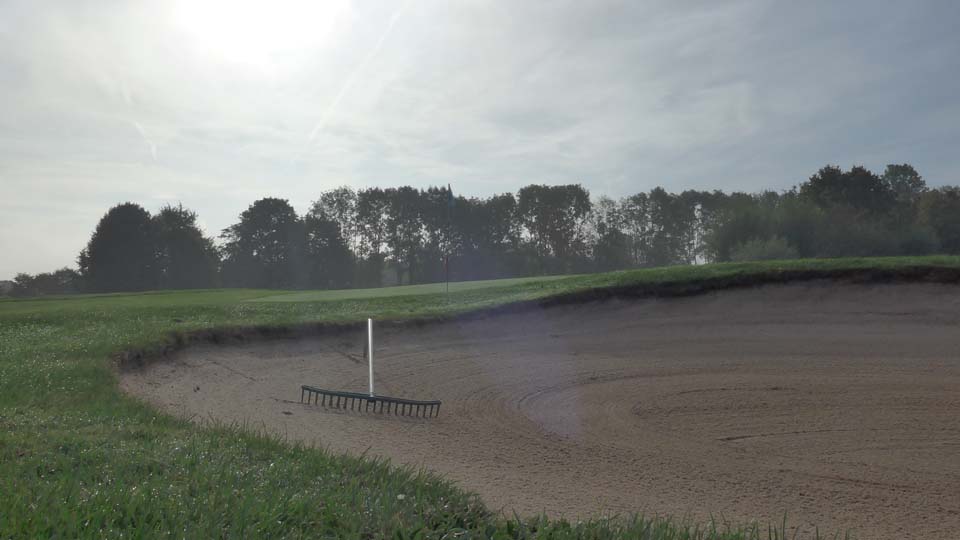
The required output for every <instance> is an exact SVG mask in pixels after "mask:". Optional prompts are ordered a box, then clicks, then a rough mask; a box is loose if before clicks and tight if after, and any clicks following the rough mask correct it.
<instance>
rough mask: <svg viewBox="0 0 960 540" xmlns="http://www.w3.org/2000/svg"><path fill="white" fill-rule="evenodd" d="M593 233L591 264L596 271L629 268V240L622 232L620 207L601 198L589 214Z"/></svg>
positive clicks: (609, 200) (606, 198)
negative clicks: (592, 263)
mask: <svg viewBox="0 0 960 540" xmlns="http://www.w3.org/2000/svg"><path fill="white" fill-rule="evenodd" d="M590 218H591V219H590V221H591V227H592V232H593V248H592V250H591V251H592V253H593V262H594V266H595V268H596V269H597V270H599V271H601V272H606V271H610V270H619V269H623V268H627V267H629V266H630V263H631V260H630V259H631V257H630V249H629V243H630V238H629V237H628V236H627V234H626V233H625V232H624V229H625V224H626V222H625V219H624V215H623V212H622V210H621V207H620V205H619V204H618V203H617V202H616V201H614V200H613V199H611V198H609V197H606V196H603V197H600V199H598V200H597V202H596V203H595V204H594V205H593V210H592V211H591V213H590Z"/></svg>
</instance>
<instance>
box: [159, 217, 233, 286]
mask: <svg viewBox="0 0 960 540" xmlns="http://www.w3.org/2000/svg"><path fill="white" fill-rule="evenodd" d="M153 222H154V227H155V231H156V241H157V264H158V267H159V269H160V287H161V288H163V289H198V288H208V287H214V286H216V285H217V283H218V272H219V266H220V256H219V254H218V253H217V248H216V246H214V245H213V240H211V239H210V238H207V237H205V236H203V232H202V231H201V230H200V228H199V227H197V214H196V213H195V212H193V211H191V210H187V209H186V208H184V207H183V206H182V205H178V206H169V205H168V206H164V207H163V208H161V209H160V213H158V214H157V215H156V216H154V217H153Z"/></svg>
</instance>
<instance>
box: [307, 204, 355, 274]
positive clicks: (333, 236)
mask: <svg viewBox="0 0 960 540" xmlns="http://www.w3.org/2000/svg"><path fill="white" fill-rule="evenodd" d="M329 215H330V214H328V213H327V212H325V211H324V210H323V209H322V208H318V206H317V205H316V204H315V205H314V207H313V209H312V210H311V211H310V212H309V213H308V214H307V215H306V216H305V217H304V218H303V223H304V229H305V235H306V253H305V256H306V260H307V267H308V271H309V276H308V280H309V285H310V286H311V287H316V288H321V289H334V288H346V287H350V286H352V285H353V267H354V260H353V253H351V252H350V248H349V247H347V242H346V240H345V239H344V238H343V235H342V234H341V229H340V224H339V223H338V222H337V221H334V220H332V219H330V218H329V217H328V216H329Z"/></svg>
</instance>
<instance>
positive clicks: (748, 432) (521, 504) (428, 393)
mask: <svg viewBox="0 0 960 540" xmlns="http://www.w3.org/2000/svg"><path fill="white" fill-rule="evenodd" d="M362 342H363V335H362V334H361V333H356V334H346V335H342V336H337V337H327V338H313V339H306V340H297V341H279V342H277V341H271V342H263V343H257V344H250V345H245V346H239V347H214V346H204V347H196V348H193V349H188V350H187V351H185V352H183V353H181V354H180V355H178V356H177V357H176V358H175V359H174V360H173V361H170V362H164V363H158V364H155V365H154V366H152V367H151V368H149V369H147V370H142V371H134V372H131V373H129V374H127V375H126V376H125V377H124V378H123V380H122V383H121V384H122V386H123V387H124V388H125V389H127V390H128V391H130V392H132V393H134V394H136V395H139V396H142V397H145V398H146V399H148V400H149V401H150V402H151V403H154V404H156V405H158V406H160V407H161V408H163V409H164V410H166V411H168V412H171V413H174V414H179V415H184V416H188V417H194V418H215V419H217V420H221V421H225V422H235V423H245V424H247V425H251V426H261V427H262V428H265V429H268V430H270V431H272V432H274V433H277V434H280V435H283V436H285V437H289V438H292V439H295V440H300V441H304V442H306V443H309V444H313V445H319V446H323V447H328V448H331V449H334V450H336V451H346V452H350V453H354V454H357V455H359V454H362V453H366V454H367V455H374V456H382V457H387V458H390V459H391V460H393V461H395V462H399V463H405V464H410V465H414V466H418V467H421V466H422V467H426V468H428V469H430V470H434V471H437V472H440V473H443V474H444V475H445V476H447V477H448V478H451V479H454V480H456V481H457V482H458V483H459V484H460V485H462V486H464V487H466V488H468V489H471V490H475V491H477V492H479V494H480V495H481V497H482V499H483V500H484V501H485V502H487V504H488V505H489V506H491V507H493V508H494V509H504V510H505V511H506V512H507V513H508V514H510V513H513V512H517V513H520V514H524V515H529V514H534V513H537V512H541V511H546V512H547V513H548V514H550V515H553V516H560V515H563V516H566V517H569V518H583V517H595V516H598V515H603V514H610V513H619V514H623V513H629V512H631V511H636V510H639V511H642V512H645V513H648V514H652V513H656V512H663V513H669V514H672V515H689V516H693V517H695V518H696V519H698V520H707V519H709V518H710V515H711V514H713V515H716V514H722V515H723V516H725V517H726V518H728V519H732V520H734V521H736V522H745V521H749V520H754V519H756V520H760V521H761V522H771V521H777V520H779V519H780V518H781V516H782V515H783V514H784V513H787V514H789V515H790V516H791V518H792V520H793V521H794V522H796V523H797V524H800V525H803V526H804V527H805V528H806V529H808V530H812V529H813V527H814V526H816V525H819V526H820V527H821V528H822V529H824V530H828V531H830V530H843V529H845V528H848V527H849V528H852V529H854V530H855V531H857V532H858V533H859V535H858V536H859V537H860V538H934V537H936V538H944V537H948V536H950V535H951V534H952V533H953V531H957V530H960V513H958V511H960V460H958V459H957V458H956V456H957V449H958V448H960V355H958V351H960V286H957V285H940V284H897V285H855V284H849V283H841V284H837V283H833V282H814V283H802V284H793V285H773V286H766V287H760V288H754V289H741V290H732V291H723V292H717V293H711V294H709V295H704V296H698V297H692V298H685V299H669V300H634V301H612V302H602V303H600V302H596V303H590V304H585V305H574V306H563V307H556V308H550V309H545V310H535V311H529V312H524V313H519V314H510V315H500V316H494V317H489V318H483V319H479V320H471V321H461V322H455V323H446V324H438V325H431V326H428V327H423V328H391V329H385V330H381V331H379V332H378V339H377V346H376V347H375V351H376V358H377V360H378V362H377V373H378V382H379V389H380V392H381V393H384V394H386V395H392V396H403V397H410V398H417V399H442V400H443V401H444V406H443V413H442V415H441V416H440V417H439V418H437V419H431V420H406V419H397V418H384V417H381V416H377V415H371V414H356V413H349V412H347V413H345V412H342V411H329V410H324V409H322V408H319V407H317V406H313V405H301V404H300V403H298V402H297V401H298V399H299V396H300V385H301V384H311V385H317V386H321V387H324V388H336V389H343V390H350V391H364V390H365V388H366V369H367V368H366V365H365V363H364V362H363V361H362V356H361V354H362V352H361V347H362V345H361V344H362ZM907 520H911V521H912V530H911V531H904V529H903V528H904V522H905V521H907Z"/></svg>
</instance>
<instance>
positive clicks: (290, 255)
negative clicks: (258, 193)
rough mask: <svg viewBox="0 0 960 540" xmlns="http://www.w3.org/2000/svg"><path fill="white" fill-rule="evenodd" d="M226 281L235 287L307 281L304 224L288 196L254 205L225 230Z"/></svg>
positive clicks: (300, 284) (288, 285)
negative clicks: (237, 221) (288, 200)
mask: <svg viewBox="0 0 960 540" xmlns="http://www.w3.org/2000/svg"><path fill="white" fill-rule="evenodd" d="M220 237H221V238H223V239H224V240H225V242H226V244H225V246H224V253H225V257H224V262H223V274H224V276H223V277H224V281H225V282H226V283H227V284H229V285H231V286H235V287H237V286H238V287H269V288H296V287H303V286H304V285H305V284H306V277H307V268H306V265H305V261H304V244H305V240H306V239H305V233H304V227H303V223H302V222H301V221H300V219H299V218H298V217H297V213H296V211H294V209H293V207H292V206H290V203H289V202H287V200H286V199H276V198H272V197H268V198H265V199H260V200H258V201H256V202H254V203H253V204H252V205H250V207H249V208H247V209H246V210H244V211H243V213H242V214H240V222H239V223H237V224H235V225H231V226H230V227H227V228H226V229H224V230H223V233H222V234H221V235H220Z"/></svg>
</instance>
